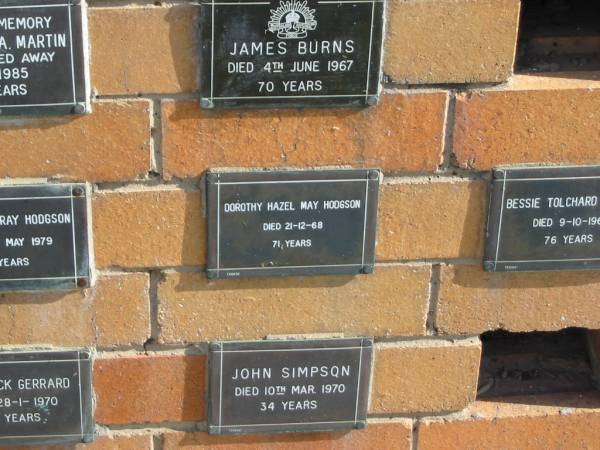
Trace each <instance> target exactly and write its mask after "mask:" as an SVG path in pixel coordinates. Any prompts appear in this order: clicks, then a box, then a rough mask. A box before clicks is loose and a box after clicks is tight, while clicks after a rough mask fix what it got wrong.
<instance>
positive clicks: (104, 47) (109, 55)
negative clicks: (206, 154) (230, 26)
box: [89, 2, 199, 95]
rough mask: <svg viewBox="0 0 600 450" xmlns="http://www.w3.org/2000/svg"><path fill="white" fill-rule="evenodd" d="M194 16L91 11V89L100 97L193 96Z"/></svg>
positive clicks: (186, 10)
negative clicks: (114, 95)
mask: <svg viewBox="0 0 600 450" xmlns="http://www.w3.org/2000/svg"><path fill="white" fill-rule="evenodd" d="M107 3H108V2H107ZM196 10H197V8H196V7H193V6H181V5H177V6H174V7H170V8H163V7H159V8H156V7H134V8H118V7H104V8H91V9H90V10H89V30H90V31H89V32H90V41H91V51H92V58H91V72H92V85H93V87H94V88H95V89H96V90H97V91H98V93H99V94H101V95H107V94H137V93H139V92H143V93H175V92H192V91H195V90H196V89H197V61H196V60H197V57H196V55H197V53H198V51H199V50H198V49H197V48H196V44H195V40H196V39H195V38H196V20H197V18H196V14H195V11H196Z"/></svg>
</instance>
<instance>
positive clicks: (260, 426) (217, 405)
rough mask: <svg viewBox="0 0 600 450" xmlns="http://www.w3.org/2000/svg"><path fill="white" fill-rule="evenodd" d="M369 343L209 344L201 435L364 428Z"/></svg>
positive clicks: (353, 340)
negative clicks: (206, 405)
mask: <svg viewBox="0 0 600 450" xmlns="http://www.w3.org/2000/svg"><path fill="white" fill-rule="evenodd" d="M372 354H373V339H372V338H348V339H322V340H295V341H251V342H216V343H212V344H210V347H209V364H210V368H209V372H210V379H209V384H210V394H209V396H210V402H209V427H208V430H209V433H211V434H243V433H269V432H271V433H273V432H285V431H327V430H342V429H349V428H364V427H365V426H366V424H367V422H366V417H367V402H368V397H369V383H370V373H371V359H372V356H373V355H372Z"/></svg>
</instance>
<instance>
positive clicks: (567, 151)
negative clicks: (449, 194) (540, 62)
mask: <svg viewBox="0 0 600 450" xmlns="http://www.w3.org/2000/svg"><path fill="white" fill-rule="evenodd" d="M524 78H525V79H524ZM531 78H533V77H522V78H521V81H519V82H518V83H515V85H513V86H510V85H509V86H508V87H506V88H505V89H500V90H492V91H476V92H471V93H465V94H459V95H458V97H457V102H456V128H455V131H454V153H455V155H456V159H457V162H458V164H459V165H460V166H461V167H464V168H473V169H477V170H489V169H490V168H492V167H494V166H498V165H504V164H524V163H542V164H567V163H569V164H595V163H599V162H600V153H599V152H598V147H599V146H600V121H599V120H598V103H599V102H600V84H599V83H598V82H588V83H587V84H588V85H589V88H587V89H586V88H584V84H585V83H584V82H579V83H576V84H575V86H578V87H579V88H573V89H571V88H568V86H570V85H567V88H564V89H556V90H554V89H540V88H539V87H536V86H540V82H539V81H538V82H533V81H531ZM542 79H544V78H542ZM521 85H523V86H521Z"/></svg>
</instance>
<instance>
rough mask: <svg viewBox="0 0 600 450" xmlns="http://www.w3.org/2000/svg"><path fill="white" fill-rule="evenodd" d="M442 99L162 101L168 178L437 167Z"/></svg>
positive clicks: (443, 95) (402, 95) (423, 95)
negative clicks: (224, 107) (270, 105)
mask: <svg viewBox="0 0 600 450" xmlns="http://www.w3.org/2000/svg"><path fill="white" fill-rule="evenodd" d="M446 99H447V95H446V93H441V92H438V93H418V94H412V93H411V94H405V93H399V94H395V95H385V96H383V97H382V98H381V102H380V104H379V105H378V106H376V107H374V108H367V109H352V110H349V109H335V110H327V109H319V110H301V111H299V110H276V111H274V110H269V111H257V110H253V111H252V110H246V111H201V110H200V107H199V106H198V102H196V101H194V102H189V101H186V102H181V101H164V102H163V106H162V110H163V134H164V148H163V155H164V162H163V165H164V170H165V175H166V176H167V177H168V178H169V177H178V178H186V177H196V176H199V175H200V174H202V173H203V172H204V171H206V170H207V169H209V168H214V167H312V166H324V165H347V166H353V167H379V168H381V169H383V170H386V171H400V170H403V171H422V170H434V169H436V168H437V166H438V164H439V163H440V158H441V149H442V137H443V128H444V117H445V109H446Z"/></svg>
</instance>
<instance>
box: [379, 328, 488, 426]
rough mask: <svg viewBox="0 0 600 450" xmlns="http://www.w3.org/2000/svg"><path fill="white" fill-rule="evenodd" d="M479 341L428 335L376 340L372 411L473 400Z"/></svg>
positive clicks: (449, 407) (458, 405) (450, 406)
mask: <svg viewBox="0 0 600 450" xmlns="http://www.w3.org/2000/svg"><path fill="white" fill-rule="evenodd" d="M480 356H481V345H480V342H479V340H477V339H459V340H454V341H452V342H450V341H444V340H439V339H426V340H416V341H403V342H397V343H393V344H378V345H377V346H376V351H375V365H374V369H373V370H374V374H373V386H372V389H371V408H370V411H371V413H374V414H392V413H402V414H406V413H424V412H427V413H435V412H441V411H457V410H460V409H463V408H464V407H466V406H467V405H468V404H469V403H470V402H472V401H473V400H475V394H476V390H477V377H478V374H479V360H480Z"/></svg>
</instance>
